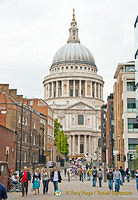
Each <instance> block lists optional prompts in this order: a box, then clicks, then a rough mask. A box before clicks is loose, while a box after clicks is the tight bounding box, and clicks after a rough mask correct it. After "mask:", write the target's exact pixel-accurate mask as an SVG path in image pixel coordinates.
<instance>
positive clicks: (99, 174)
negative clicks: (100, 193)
mask: <svg viewBox="0 0 138 200" xmlns="http://www.w3.org/2000/svg"><path fill="white" fill-rule="evenodd" d="M98 179H99V187H102V179H103V174H102V170H101V168H99V171H98Z"/></svg>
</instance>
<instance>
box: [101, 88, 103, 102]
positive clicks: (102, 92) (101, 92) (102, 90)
mask: <svg viewBox="0 0 138 200" xmlns="http://www.w3.org/2000/svg"><path fill="white" fill-rule="evenodd" d="M101 98H102V99H103V86H102V85H101Z"/></svg>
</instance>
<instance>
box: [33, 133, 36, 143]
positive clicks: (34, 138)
mask: <svg viewBox="0 0 138 200" xmlns="http://www.w3.org/2000/svg"><path fill="white" fill-rule="evenodd" d="M35 144H36V141H35V135H34V137H33V145H35Z"/></svg>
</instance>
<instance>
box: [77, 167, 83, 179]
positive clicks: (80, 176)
mask: <svg viewBox="0 0 138 200" xmlns="http://www.w3.org/2000/svg"><path fill="white" fill-rule="evenodd" d="M82 174H83V172H82V168H81V167H80V168H79V170H78V175H79V178H80V181H82V180H83V179H82Z"/></svg>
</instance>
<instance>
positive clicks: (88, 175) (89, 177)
mask: <svg viewBox="0 0 138 200" xmlns="http://www.w3.org/2000/svg"><path fill="white" fill-rule="evenodd" d="M87 180H88V181H90V180H91V169H90V168H88V169H87Z"/></svg>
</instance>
